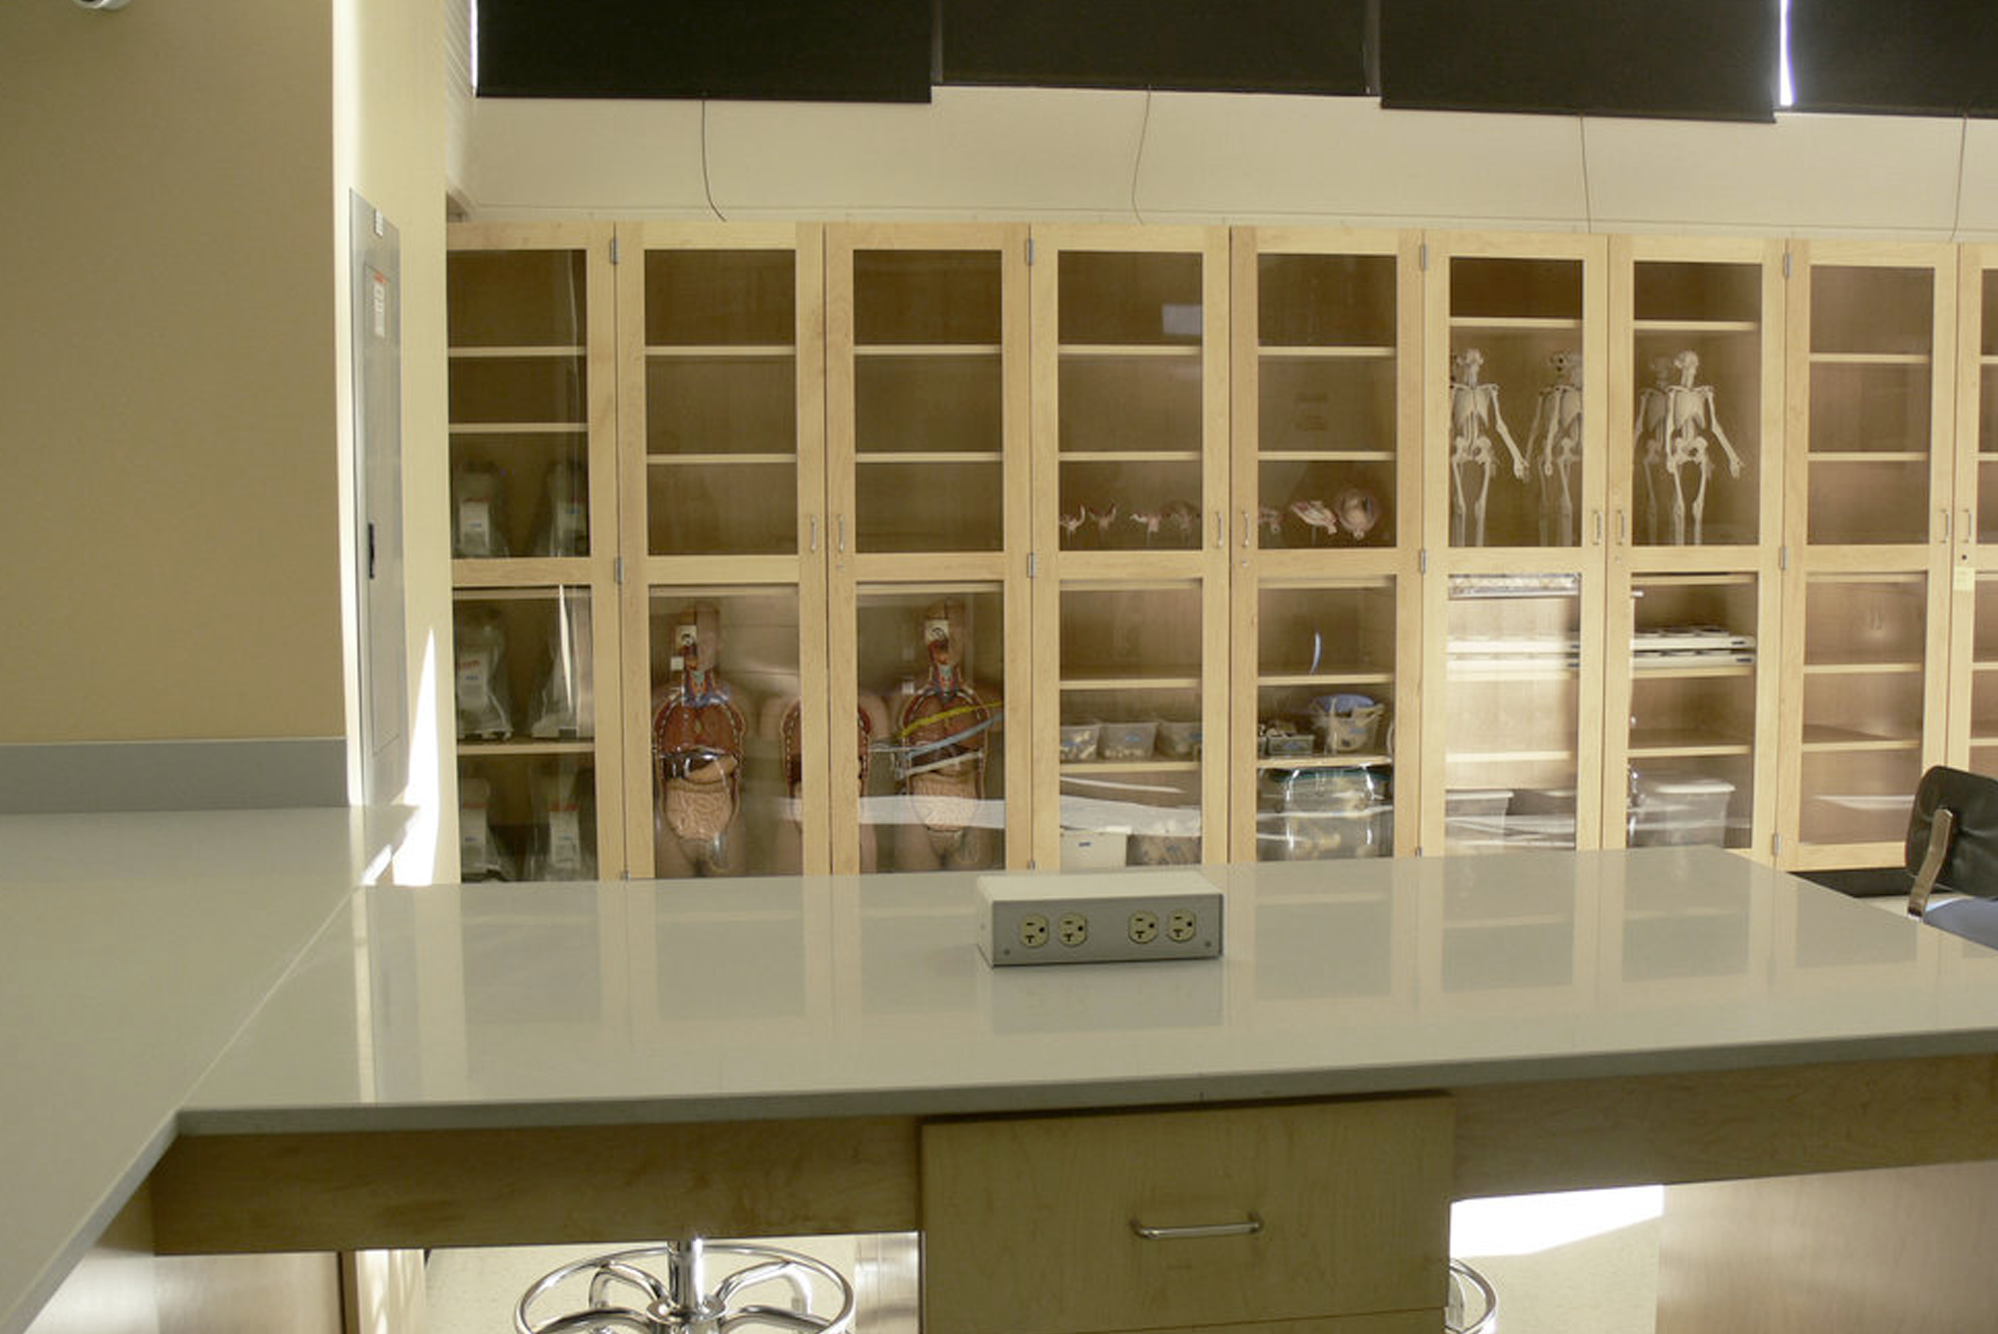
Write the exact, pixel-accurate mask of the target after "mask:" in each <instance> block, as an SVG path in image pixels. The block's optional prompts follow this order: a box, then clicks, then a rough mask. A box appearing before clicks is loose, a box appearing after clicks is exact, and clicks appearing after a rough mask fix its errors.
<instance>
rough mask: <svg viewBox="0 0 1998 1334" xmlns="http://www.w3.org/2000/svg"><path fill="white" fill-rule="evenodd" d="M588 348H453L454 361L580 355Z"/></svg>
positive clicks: (558, 346)
mask: <svg viewBox="0 0 1998 1334" xmlns="http://www.w3.org/2000/svg"><path fill="white" fill-rule="evenodd" d="M588 351H589V349H588V348H585V347H581V346H578V345H576V344H574V343H558V344H549V345H546V346H540V345H524V346H519V347H454V348H452V349H451V359H452V360H453V361H512V360H518V359H525V358H547V357H580V356H583V355H585V354H587V352H588Z"/></svg>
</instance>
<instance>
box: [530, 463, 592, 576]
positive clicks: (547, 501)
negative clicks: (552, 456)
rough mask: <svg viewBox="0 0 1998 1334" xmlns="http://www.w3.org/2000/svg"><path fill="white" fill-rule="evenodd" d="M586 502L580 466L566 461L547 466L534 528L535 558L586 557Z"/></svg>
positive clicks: (584, 478) (586, 482)
mask: <svg viewBox="0 0 1998 1334" xmlns="http://www.w3.org/2000/svg"><path fill="white" fill-rule="evenodd" d="M589 500H590V489H589V479H588V478H587V476H586V475H585V474H584V471H583V465H582V464H581V463H578V462H576V461H575V460H573V459H567V460H562V461H559V462H556V463H551V464H549V465H548V472H547V474H546V476H544V477H543V479H542V484H541V512H540V514H539V515H538V516H537V517H536V519H535V524H534V543H533V547H534V554H535V555H537V556H587V555H589V554H590V504H589Z"/></svg>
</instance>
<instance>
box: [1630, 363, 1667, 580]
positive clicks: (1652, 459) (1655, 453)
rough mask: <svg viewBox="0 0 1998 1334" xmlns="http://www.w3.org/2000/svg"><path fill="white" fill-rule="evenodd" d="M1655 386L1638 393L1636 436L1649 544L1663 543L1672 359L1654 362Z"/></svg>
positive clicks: (1646, 533) (1632, 428)
mask: <svg viewBox="0 0 1998 1334" xmlns="http://www.w3.org/2000/svg"><path fill="white" fill-rule="evenodd" d="M1651 378H1652V383H1651V384H1649V385H1646V386H1645V387H1644V388H1642V389H1640V390H1638V391H1637V420H1636V422H1635V423H1633V424H1632V427H1631V430H1632V433H1633V434H1634V435H1635V436H1636V438H1637V470H1638V472H1639V473H1641V474H1642V475H1643V477H1644V505H1645V525H1646V526H1645V530H1644V533H1645V540H1646V541H1649V542H1658V541H1661V540H1663V530H1662V529H1661V528H1660V527H1659V518H1658V495H1659V492H1660V491H1661V490H1663V489H1664V486H1665V446H1666V441H1667V439H1668V438H1669V437H1670V435H1671V427H1670V424H1669V421H1668V413H1667V408H1666V394H1667V391H1668V390H1670V389H1671V387H1672V359H1671V358H1670V357H1653V358H1652V359H1651Z"/></svg>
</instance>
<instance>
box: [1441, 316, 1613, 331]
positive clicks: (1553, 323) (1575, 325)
mask: <svg viewBox="0 0 1998 1334" xmlns="http://www.w3.org/2000/svg"><path fill="white" fill-rule="evenodd" d="M1450 327H1451V328H1452V329H1488V330H1491V331H1492V332H1495V333H1513V332H1516V333H1580V332H1581V331H1582V322H1581V321H1580V320H1578V319H1572V320H1571V319H1559V318H1548V317H1543V316H1532V315H1452V316H1451V317H1450Z"/></svg>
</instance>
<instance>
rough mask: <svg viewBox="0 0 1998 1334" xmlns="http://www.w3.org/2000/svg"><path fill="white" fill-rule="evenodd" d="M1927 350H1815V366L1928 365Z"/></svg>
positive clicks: (1813, 363) (1812, 357) (1812, 355)
mask: <svg viewBox="0 0 1998 1334" xmlns="http://www.w3.org/2000/svg"><path fill="white" fill-rule="evenodd" d="M1931 360H1932V358H1931V357H1930V356H1929V354H1928V353H1926V352H1813V353H1811V364H1812V365H1813V366H1926V365H1928V364H1929V362H1930V361H1931Z"/></svg>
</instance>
